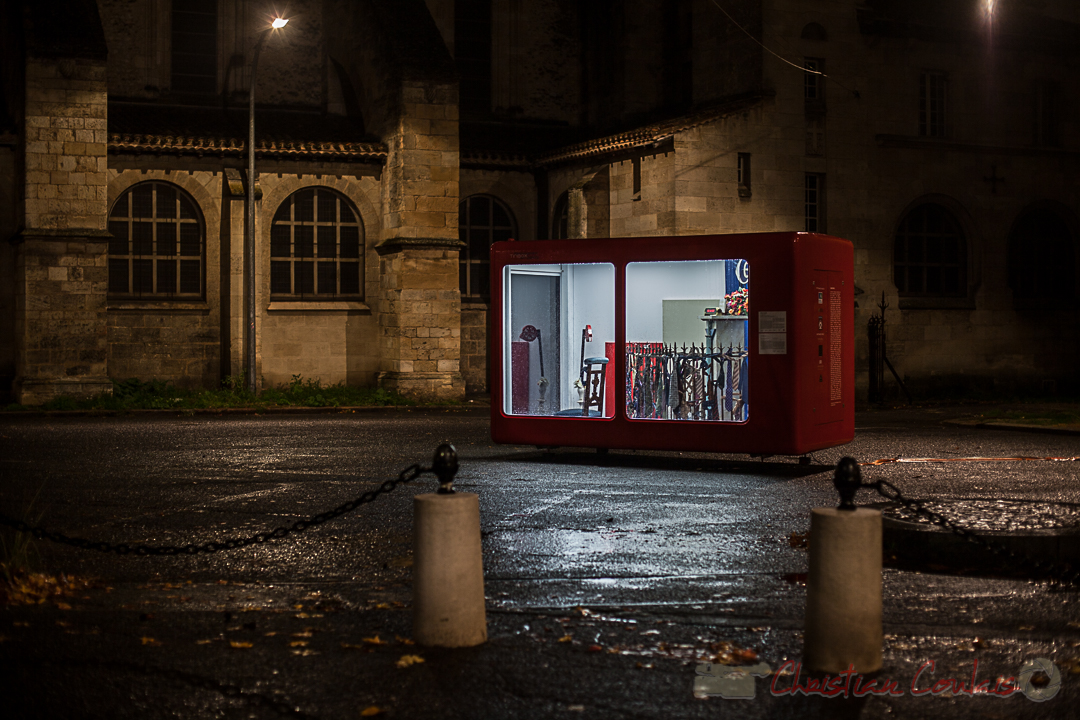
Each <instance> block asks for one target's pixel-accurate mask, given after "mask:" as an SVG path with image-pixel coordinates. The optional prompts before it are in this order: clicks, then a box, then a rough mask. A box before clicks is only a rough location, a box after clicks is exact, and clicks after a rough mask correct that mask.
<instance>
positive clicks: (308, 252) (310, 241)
mask: <svg viewBox="0 0 1080 720" xmlns="http://www.w3.org/2000/svg"><path fill="white" fill-rule="evenodd" d="M314 230H315V228H314V227H313V226H311V225H296V226H294V227H293V257H298V258H309V257H312V255H313V254H314V251H315V232H314Z"/></svg>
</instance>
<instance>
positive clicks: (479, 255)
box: [469, 228, 491, 260]
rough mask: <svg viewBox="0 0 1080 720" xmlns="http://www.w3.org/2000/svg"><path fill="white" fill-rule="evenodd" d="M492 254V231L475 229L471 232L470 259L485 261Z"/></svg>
mask: <svg viewBox="0 0 1080 720" xmlns="http://www.w3.org/2000/svg"><path fill="white" fill-rule="evenodd" d="M490 252H491V231H490V230H488V229H487V228H480V229H477V228H473V229H472V230H470V231H469V259H470V260H483V259H484V258H486V257H488V255H489V253H490Z"/></svg>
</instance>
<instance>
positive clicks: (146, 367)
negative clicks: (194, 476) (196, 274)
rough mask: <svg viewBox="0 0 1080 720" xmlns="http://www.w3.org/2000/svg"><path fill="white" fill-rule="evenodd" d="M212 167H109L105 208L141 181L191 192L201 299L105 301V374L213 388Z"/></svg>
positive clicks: (216, 224) (218, 177)
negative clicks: (200, 255)
mask: <svg viewBox="0 0 1080 720" xmlns="http://www.w3.org/2000/svg"><path fill="white" fill-rule="evenodd" d="M222 175H223V174H222V173H221V172H217V171H209V170H202V171H188V172H185V171H173V170H142V171H136V170H118V169H111V170H110V171H109V186H108V191H109V206H110V208H111V207H112V205H113V203H115V202H116V200H117V199H118V198H119V197H120V196H121V195H122V194H123V193H124V192H126V191H127V190H129V189H130V188H131V187H133V186H134V185H137V184H138V183H141V182H147V181H151V180H155V181H159V182H166V183H169V184H171V185H175V186H177V187H179V188H181V189H182V190H184V191H185V192H186V193H187V194H188V195H190V196H191V198H192V200H193V201H194V202H195V205H196V207H197V208H198V211H199V213H200V215H201V217H202V222H203V226H202V227H203V232H204V233H205V235H204V240H205V256H204V267H203V277H204V279H203V282H204V297H203V298H202V299H201V300H189V299H184V300H174V299H168V298H163V299H146V300H117V299H112V300H110V301H109V303H108V349H109V368H108V369H109V375H110V376H111V377H113V378H114V379H117V380H125V379H128V378H137V379H139V380H143V381H149V380H160V381H168V382H173V383H175V384H176V385H177V386H179V387H186V388H216V387H218V385H219V384H220V380H221V364H222V362H221V353H222V328H221V318H222V312H221V272H220V268H221V263H222V258H221V242H220V241H219V238H220V237H221V197H222V192H223V190H222V184H223V183H222Z"/></svg>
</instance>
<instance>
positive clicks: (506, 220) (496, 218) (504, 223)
mask: <svg viewBox="0 0 1080 720" xmlns="http://www.w3.org/2000/svg"><path fill="white" fill-rule="evenodd" d="M491 224H492V226H494V227H504V228H508V227H510V215H509V214H507V212H506V208H504V207H503V206H502V203H492V204H491Z"/></svg>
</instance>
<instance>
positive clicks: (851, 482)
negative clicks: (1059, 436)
mask: <svg viewBox="0 0 1080 720" xmlns="http://www.w3.org/2000/svg"><path fill="white" fill-rule="evenodd" d="M1054 459H1059V458H1054ZM1069 459H1072V458H1069ZM874 464H876V463H874ZM834 482H835V484H836V489H837V490H838V491H839V492H840V497H841V502H840V507H841V508H846V509H853V508H854V507H855V505H854V502H853V499H854V497H855V492H856V491H857V490H859V489H860V488H868V489H870V490H874V491H876V492H877V493H878V495H880V496H881V497H883V498H885V499H886V500H889V501H891V502H897V503H900V504H901V505H903V506H904V507H906V508H908V509H909V510H911V511H912V512H914V513H916V514H918V515H921V516H922V517H924V518H926V519H927V520H929V521H930V522H932V523H933V524H935V525H937V526H938V527H942V528H945V529H946V530H949V531H951V532H952V533H953V534H955V535H958V536H959V537H962V538H964V539H965V540H967V541H968V542H971V543H974V544H975V545H978V546H979V547H981V548H983V549H985V550H987V551H989V552H991V553H993V554H995V555H997V556H998V557H1002V558H1004V559H1005V560H1006V561H1007V562H1009V563H1011V564H1012V565H1013V566H1015V567H1017V568H1018V569H1021V568H1022V569H1025V570H1028V569H1032V570H1036V571H1038V573H1039V574H1040V575H1041V576H1043V577H1048V578H1050V579H1051V581H1053V582H1055V583H1059V584H1061V585H1080V568H1078V569H1073V568H1072V567H1070V566H1068V565H1062V564H1055V563H1049V562H1046V561H1044V560H1037V559H1035V558H1033V557H1031V556H1030V555H1025V554H1022V553H1017V552H1014V551H1013V550H1010V549H1009V548H1007V547H1005V546H1004V545H1001V544H999V543H995V542H992V541H990V540H987V539H986V538H984V537H982V536H980V535H977V534H975V533H974V532H972V531H971V530H969V529H967V528H965V527H963V526H962V525H960V524H958V523H956V522H955V521H953V520H950V519H949V518H947V517H946V516H944V515H942V514H941V513H939V512H936V511H934V510H931V509H929V508H927V507H926V506H925V504H924V501H923V500H913V499H911V498H908V497H905V496H904V494H903V493H902V492H900V488H898V487H896V486H895V485H893V484H892V483H890V482H888V481H887V480H878V481H876V482H869V483H864V482H863V481H862V473H861V471H860V470H859V463H858V462H856V461H855V460H854V459H852V458H843V459H841V460H840V462H839V463H837V466H836V477H835V480H834Z"/></svg>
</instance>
